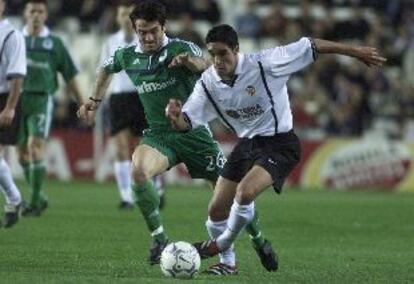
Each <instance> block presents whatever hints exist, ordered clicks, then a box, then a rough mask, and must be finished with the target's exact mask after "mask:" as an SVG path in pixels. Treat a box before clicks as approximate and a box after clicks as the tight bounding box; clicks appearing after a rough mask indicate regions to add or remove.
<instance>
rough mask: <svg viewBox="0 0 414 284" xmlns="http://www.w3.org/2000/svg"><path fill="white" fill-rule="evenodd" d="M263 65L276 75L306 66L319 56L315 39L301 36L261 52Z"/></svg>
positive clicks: (292, 71) (260, 56) (290, 72)
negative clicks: (291, 41) (286, 43)
mask: <svg viewBox="0 0 414 284" xmlns="http://www.w3.org/2000/svg"><path fill="white" fill-rule="evenodd" d="M259 58H260V60H261V61H262V63H263V65H264V66H265V67H267V69H268V70H269V71H270V72H271V73H272V74H273V75H275V76H286V75H290V74H292V73H295V72H298V71H299V70H301V69H303V68H305V67H306V66H308V65H309V64H310V63H312V62H314V61H315V60H316V58H317V52H316V48H315V45H314V43H313V40H312V39H310V38H305V37H304V38H301V39H300V40H299V41H296V42H293V43H291V44H288V45H285V46H278V47H275V48H272V49H267V50H264V51H262V52H261V53H259Z"/></svg>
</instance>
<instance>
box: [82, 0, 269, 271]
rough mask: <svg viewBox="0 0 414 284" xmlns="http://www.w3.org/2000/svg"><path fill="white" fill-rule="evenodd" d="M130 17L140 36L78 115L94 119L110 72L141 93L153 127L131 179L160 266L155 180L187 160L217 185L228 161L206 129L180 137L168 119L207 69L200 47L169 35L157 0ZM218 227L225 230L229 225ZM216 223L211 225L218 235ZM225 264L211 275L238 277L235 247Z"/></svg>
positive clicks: (196, 173)
mask: <svg viewBox="0 0 414 284" xmlns="http://www.w3.org/2000/svg"><path fill="white" fill-rule="evenodd" d="M130 18H131V21H132V24H133V26H134V28H135V31H136V33H137V35H138V42H137V44H135V45H132V46H129V47H125V48H122V49H119V50H118V51H116V52H115V54H114V55H113V56H112V57H111V58H109V59H108V60H107V62H106V63H105V64H104V66H103V67H102V68H101V69H100V70H99V72H98V75H97V76H98V77H97V79H96V85H95V88H94V91H93V94H92V97H90V101H89V102H88V103H86V104H85V105H83V106H82V107H81V108H80V109H79V111H78V115H79V116H80V117H81V118H82V119H86V120H88V119H91V117H92V116H93V115H94V111H95V110H96V109H97V108H98V106H99V103H100V102H101V100H102V98H103V96H104V95H105V93H106V89H107V87H108V85H109V83H110V81H111V78H112V75H111V74H113V73H119V72H121V71H122V70H125V71H126V73H127V74H128V76H129V78H130V79H131V80H132V81H133V83H134V85H135V87H136V89H137V90H138V95H139V97H140V99H141V101H142V104H143V106H144V109H145V115H146V118H147V121H148V124H149V129H148V130H146V131H145V132H144V135H143V138H142V139H141V142H140V145H139V146H138V147H137V148H136V149H135V151H134V154H133V156H132V176H133V181H134V184H133V189H134V191H135V194H136V200H137V204H138V206H139V208H140V210H141V212H142V214H143V216H144V219H145V221H146V223H147V226H148V229H149V230H150V233H151V236H152V237H153V245H152V247H151V249H150V256H149V259H148V260H149V263H150V264H155V263H159V261H160V256H161V252H162V251H163V249H164V248H165V246H166V245H167V243H168V237H167V235H166V233H165V231H164V227H163V225H162V220H161V216H160V213H159V202H160V201H159V196H158V194H157V192H156V191H155V189H154V186H153V184H152V182H151V178H152V177H154V176H156V175H159V174H161V173H163V172H165V171H167V170H168V169H170V168H172V167H173V166H175V165H177V164H179V163H181V162H183V163H184V164H185V165H186V166H187V169H188V171H189V173H190V175H191V176H192V177H193V178H204V179H206V180H209V181H211V182H213V183H215V182H216V180H217V178H218V173H219V170H220V169H221V168H222V166H223V165H224V163H225V157H224V156H223V153H222V152H221V150H220V148H219V146H218V144H217V143H216V142H215V141H214V140H213V138H212V136H211V133H210V131H209V130H208V129H207V128H206V127H205V126H200V127H197V128H194V129H192V130H191V131H188V132H187V133H180V132H179V131H177V130H175V129H173V128H172V126H171V123H170V121H169V120H168V119H167V118H166V117H165V107H166V106H167V104H168V102H169V100H170V98H179V99H180V100H182V101H183V102H185V101H186V100H187V98H188V96H189V95H190V94H191V92H192V90H193V88H194V85H195V83H196V81H197V79H198V78H199V76H200V74H201V72H202V71H204V70H205V69H206V68H207V67H208V64H207V63H206V61H205V60H204V59H203V58H202V51H201V49H200V48H199V47H198V46H196V45H195V44H194V43H192V42H187V41H182V40H179V39H170V38H168V37H167V36H166V35H165V21H166V11H165V7H164V5H162V4H160V3H159V2H157V1H150V0H145V1H139V3H138V5H137V7H136V8H135V9H134V10H133V12H132V13H131V15H130ZM215 225H217V226H223V225H224V226H225V223H223V224H215ZM215 225H214V226H208V227H209V228H210V229H211V230H212V231H214V230H215V229H216V227H215ZM247 228H248V231H249V234H251V235H252V236H253V242H254V243H257V244H259V243H263V238H262V234H261V231H260V229H259V227H258V220H257V219H254V220H253V221H252V222H251V223H250V224H249V226H248V227H247ZM268 249H269V250H268V251H263V250H262V249H261V248H260V249H259V251H260V253H263V254H267V256H268V257H269V258H272V257H273V255H272V252H273V251H272V250H271V248H268ZM272 260H273V263H274V262H275V260H274V259H272ZM220 263H221V266H220V269H215V270H214V271H211V273H213V274H236V273H237V268H236V266H235V254H234V251H233V250H232V249H231V248H230V249H229V250H227V251H226V252H223V254H222V255H221V256H220Z"/></svg>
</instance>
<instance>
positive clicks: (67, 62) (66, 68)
mask: <svg viewBox="0 0 414 284" xmlns="http://www.w3.org/2000/svg"><path fill="white" fill-rule="evenodd" d="M58 71H59V72H60V73H61V74H62V76H63V78H64V79H65V81H66V82H69V81H70V80H72V79H73V78H74V77H75V76H76V75H77V74H78V68H77V67H76V65H75V63H74V61H73V59H72V57H71V56H70V54H69V51H68V49H67V48H66V46H65V45H64V44H63V42H62V41H60V40H59V63H58Z"/></svg>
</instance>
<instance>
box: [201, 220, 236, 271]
mask: <svg viewBox="0 0 414 284" xmlns="http://www.w3.org/2000/svg"><path fill="white" fill-rule="evenodd" d="M206 227H207V231H208V234H209V235H210V237H211V238H212V239H216V238H217V237H218V236H220V235H221V234H222V233H223V232H224V231H225V230H226V227H227V220H224V221H219V222H214V221H211V220H210V218H208V220H207V222H206ZM219 256H220V263H224V264H227V265H230V266H235V265H236V253H235V252H234V249H233V246H231V247H230V248H229V249H228V250H226V251H224V252H222V253H220V254H219Z"/></svg>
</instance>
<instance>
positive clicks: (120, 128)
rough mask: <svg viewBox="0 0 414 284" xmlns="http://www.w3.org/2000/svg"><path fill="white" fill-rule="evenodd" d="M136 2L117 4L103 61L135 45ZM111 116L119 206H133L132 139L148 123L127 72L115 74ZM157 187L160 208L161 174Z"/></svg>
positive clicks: (124, 207) (110, 106)
mask: <svg viewBox="0 0 414 284" xmlns="http://www.w3.org/2000/svg"><path fill="white" fill-rule="evenodd" d="M134 3H136V1H133V0H124V1H121V2H120V4H119V5H118V9H117V23H118V26H119V28H120V30H119V31H118V32H116V33H115V34H113V35H112V36H111V37H109V38H108V40H107V41H106V43H105V45H104V47H103V50H102V53H101V63H102V64H103V63H104V62H105V61H106V60H107V59H108V58H109V57H110V56H111V55H113V54H114V53H115V51H117V50H118V49H119V48H123V47H128V46H131V45H135V44H136V42H137V41H138V37H137V35H136V33H135V31H134V28H133V26H132V23H131V20H130V19H129V14H130V13H131V12H132V10H133V8H134V6H135V5H134ZM109 117H110V124H111V137H112V140H113V142H114V144H115V147H116V157H115V162H114V173H115V179H116V182H117V185H118V190H119V194H120V197H121V202H120V204H119V208H120V209H132V208H133V207H134V198H133V193H132V188H131V153H130V140H131V138H132V137H133V136H134V137H141V136H142V132H143V131H144V129H146V128H147V127H148V125H147V122H146V119H145V114H144V108H143V107H142V103H141V100H140V99H139V96H137V90H136V89H135V86H134V85H133V83H132V82H131V80H130V79H129V78H128V75H127V74H126V73H125V71H121V72H119V73H117V74H114V76H113V79H112V83H111V95H110V97H109ZM154 186H155V188H156V190H157V192H158V194H159V195H160V208H162V207H163V204H164V190H163V188H162V181H161V177H160V176H157V177H154Z"/></svg>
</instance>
